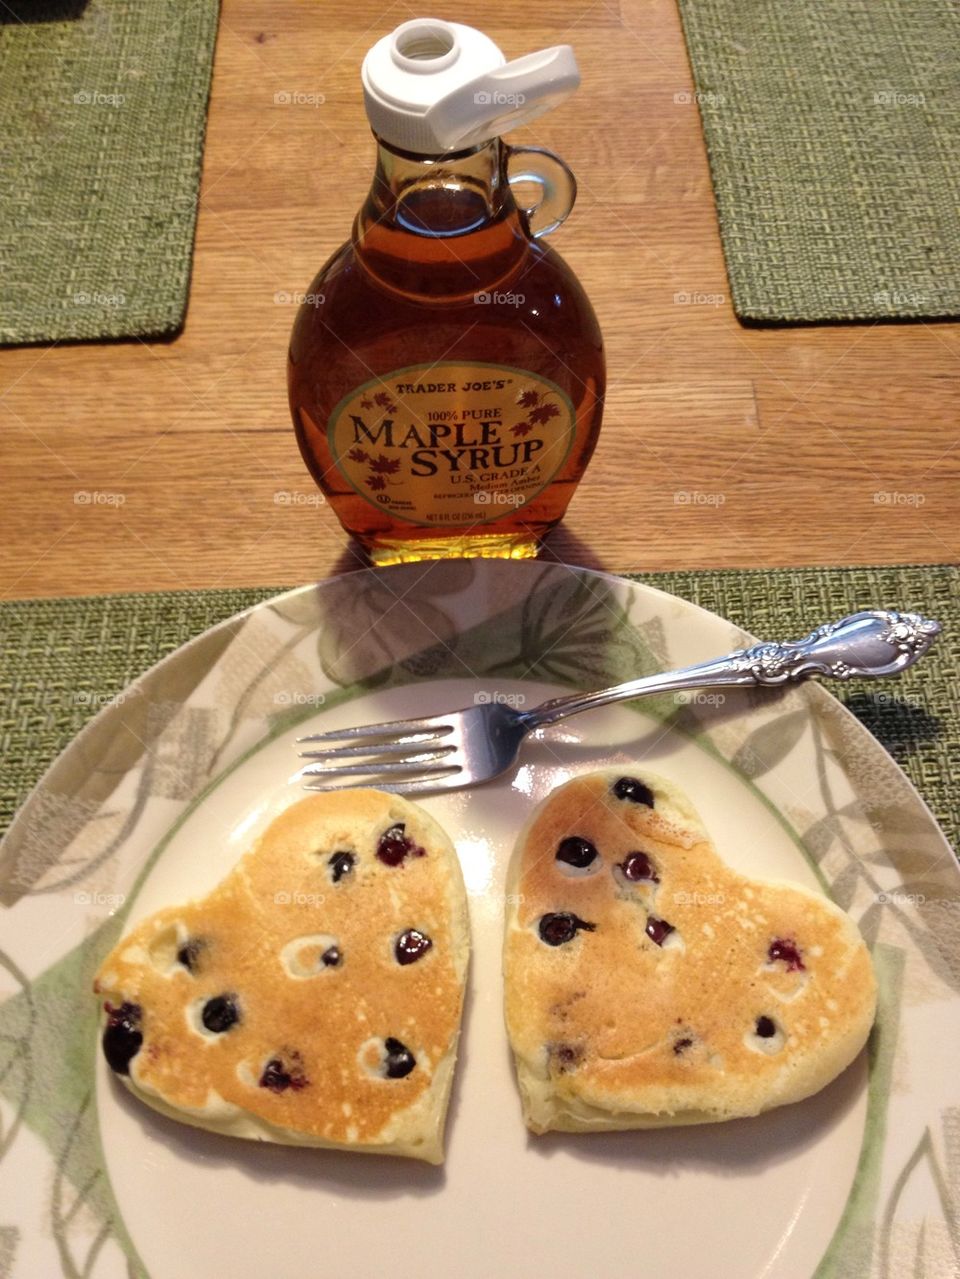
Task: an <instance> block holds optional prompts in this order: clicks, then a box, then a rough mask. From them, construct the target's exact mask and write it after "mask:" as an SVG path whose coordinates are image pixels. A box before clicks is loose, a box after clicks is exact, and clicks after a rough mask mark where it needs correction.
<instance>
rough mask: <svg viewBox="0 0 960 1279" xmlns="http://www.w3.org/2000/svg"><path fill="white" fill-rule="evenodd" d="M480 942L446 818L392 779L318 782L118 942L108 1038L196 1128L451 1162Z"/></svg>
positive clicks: (109, 965)
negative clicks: (220, 876)
mask: <svg viewBox="0 0 960 1279" xmlns="http://www.w3.org/2000/svg"><path fill="white" fill-rule="evenodd" d="M468 955H469V936H468V923H467V905H466V895H465V893H464V887H463V877H462V875H461V872H460V864H459V862H458V860H457V854H456V851H455V849H454V847H453V845H452V844H451V842H450V840H449V839H448V838H447V836H446V835H445V833H444V832H443V831H442V830H441V828H440V827H439V826H438V825H437V823H436V822H435V821H434V820H433V819H432V818H431V817H430V816H429V815H428V814H427V813H426V812H424V810H423V809H422V808H419V807H418V806H417V805H415V804H411V803H409V802H408V801H406V800H403V799H400V798H399V797H397V796H392V795H387V794H384V793H382V792H379V791H373V790H348V791H335V792H331V793H329V794H317V795H314V796H311V797H310V798H308V799H304V800H302V801H301V802H299V803H297V804H295V805H294V806H293V807H292V808H289V809H287V811H286V812H284V813H282V814H281V815H280V817H278V818H277V819H276V821H274V822H273V823H272V824H271V825H270V827H269V828H268V829H267V831H266V832H265V834H264V835H263V836H262V837H261V839H260V840H259V841H258V842H257V844H256V845H255V846H254V847H253V848H252V849H251V851H250V852H248V853H247V854H246V856H244V857H243V858H242V859H241V860H240V862H239V863H238V864H237V866H235V867H234V869H233V870H232V871H231V872H230V874H229V875H227V877H226V878H225V879H224V880H223V881H222V882H221V883H220V884H219V885H218V886H217V887H216V888H215V889H214V890H213V891H212V892H211V893H210V894H209V895H208V896H207V897H205V898H203V899H202V900H200V901H196V902H191V903H189V904H187V905H184V906H179V907H172V908H170V909H166V910H161V911H159V912H158V913H157V914H155V915H152V916H150V918H148V919H146V920H144V921H143V923H141V924H140V925H139V926H138V927H137V928H135V929H134V930H133V932H131V933H130V934H129V935H128V936H126V937H124V938H123V940H122V941H121V942H120V943H119V944H118V945H117V946H116V947H115V949H114V950H113V951H112V953H111V954H110V955H108V956H107V958H106V959H105V960H104V962H103V965H102V966H101V969H100V971H99V973H98V974H97V978H96V982H95V985H94V989H95V990H96V992H97V993H98V994H100V995H101V996H103V997H104V1027H103V1049H104V1053H105V1055H106V1057H107V1061H108V1063H109V1064H110V1066H111V1067H112V1069H113V1070H114V1071H115V1073H116V1074H117V1075H118V1077H119V1078H120V1079H122V1080H123V1082H124V1083H125V1084H127V1086H128V1087H129V1088H130V1090H131V1091H132V1092H133V1093H134V1094H135V1095H137V1096H139V1097H140V1098H141V1099H142V1100H143V1101H145V1102H146V1103H147V1104H148V1105H150V1106H153V1107H155V1108H156V1109H157V1110H160V1111H162V1112H163V1113H165V1114H167V1115H169V1116H171V1117H172V1118H175V1119H179V1120H181V1121H183V1122H185V1123H189V1124H193V1125H196V1126H197V1127H201V1128H209V1129H211V1130H213V1131H215V1132H222V1133H228V1134H231V1135H234V1136H239V1137H250V1138H255V1139H259V1140H265V1141H276V1142H282V1143H287V1144H299V1145H308V1146H330V1147H337V1148H343V1149H350V1150H360V1151H372V1152H379V1153H382V1154H396V1155H409V1156H411V1157H413V1158H417V1159H424V1160H426V1161H427V1162H429V1163H440V1162H442V1160H443V1124H444V1117H445V1114H446V1109H447V1101H448V1099H449V1094H450V1086H451V1083H452V1080H453V1070H454V1063H455V1060H456V1050H457V1037H458V1034H459V1027H460V1014H461V1009H462V1005H463V992H464V985H465V981H466V970H467V961H468Z"/></svg>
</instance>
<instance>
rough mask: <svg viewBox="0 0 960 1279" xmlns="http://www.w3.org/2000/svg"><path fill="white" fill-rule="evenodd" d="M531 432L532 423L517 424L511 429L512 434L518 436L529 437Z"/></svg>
mask: <svg viewBox="0 0 960 1279" xmlns="http://www.w3.org/2000/svg"><path fill="white" fill-rule="evenodd" d="M532 430H533V423H532V422H518V423H517V425H516V426H515V427H513V431H512V433H513V434H514V435H518V436H519V435H529V434H530V432H531V431H532Z"/></svg>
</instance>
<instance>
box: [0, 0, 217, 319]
mask: <svg viewBox="0 0 960 1279" xmlns="http://www.w3.org/2000/svg"><path fill="white" fill-rule="evenodd" d="M218 12H219V3H218V0H148V3H135V2H134V0H53V2H51V0H5V3H3V4H2V5H0V139H2V140H0V151H2V156H3V182H2V184H0V343H7V344H12V343H19V342H40V341H43V342H49V341H57V340H60V341H63V340H72V339H81V338H116V337H135V336H139V337H147V336H160V335H163V334H169V333H172V332H175V331H176V330H177V329H178V328H179V327H180V325H181V324H182V322H183V317H184V314H185V311H186V306H187V290H188V286H189V281H190V261H191V254H192V249H193V234H194V226H195V223H196V215H197V191H198V187H199V183H200V163H201V157H202V153H203V135H204V126H205V123H206V110H207V98H208V95H209V89H210V73H211V68H212V65H213V50H214V44H215V42H216V33H217V16H218Z"/></svg>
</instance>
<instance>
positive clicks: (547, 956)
mask: <svg viewBox="0 0 960 1279" xmlns="http://www.w3.org/2000/svg"><path fill="white" fill-rule="evenodd" d="M623 777H628V778H630V779H632V780H633V781H634V782H639V783H640V786H641V788H640V789H637V788H636V787H623V786H621V787H620V789H621V790H622V791H624V792H625V793H626V792H632V793H633V795H634V796H635V797H641V798H640V802H636V799H634V800H631V799H630V798H620V797H618V795H617V793H616V787H617V783H618V782H619V781H620V779H621V778H623ZM644 796H645V797H646V798H648V799H649V800H652V803H653V806H652V807H651V806H650V805H649V803H647V802H643V797H644ZM571 839H578V840H581V841H585V844H586V846H584V845H583V844H570V843H568V844H566V845H564V843H563V842H564V841H568V840H571ZM591 848H592V849H594V850H595V856H594V857H592V858H591V856H590V849H591ZM562 849H563V851H562ZM558 853H559V854H560V856H559V857H558ZM570 859H572V861H573V862H580V863H589V864H581V865H574V864H571V860H570ZM551 943H553V944H551ZM505 979H506V1019H507V1028H508V1032H509V1035H510V1039H511V1043H512V1046H513V1049H514V1053H515V1058H516V1063H517V1070H518V1078H519V1082H520V1087H521V1093H522V1095H523V1100H524V1111H525V1117H526V1119H527V1123H528V1124H529V1126H530V1127H531V1128H533V1129H534V1130H535V1131H546V1130H547V1129H549V1128H560V1129H567V1130H573V1131H580V1130H590V1129H602V1128H628V1127H647V1126H656V1125H660V1124H670V1123H692V1122H702V1121H706V1120H720V1119H730V1118H734V1117H737V1116H746V1115H756V1114H758V1113H759V1112H761V1111H763V1110H767V1109H769V1108H770V1107H772V1106H777V1105H781V1104H783V1103H784V1102H789V1101H796V1100H799V1099H800V1098H802V1097H806V1096H809V1095H810V1094H811V1093H813V1092H815V1091H817V1090H818V1089H819V1088H821V1087H823V1086H824V1085H825V1084H826V1083H828V1082H829V1081H830V1080H831V1079H833V1078H834V1077H835V1076H836V1075H837V1074H839V1072H840V1071H841V1070H843V1069H844V1068H845V1067H846V1066H847V1065H848V1064H849V1063H850V1061H851V1060H852V1059H853V1058H854V1057H855V1056H856V1054H857V1053H858V1052H859V1051H860V1049H861V1048H862V1046H863V1044H864V1041H865V1040H866V1037H867V1034H868V1033H869V1029H870V1026H871V1024H872V1021H873V1017H874V1012H875V1001H876V988H875V980H874V974H873V969H872V965H871V961H870V957H869V954H868V952H867V949H866V947H865V945H864V943H863V941H862V939H861V937H860V934H859V932H858V930H857V928H856V926H855V924H854V923H853V922H852V921H851V920H850V918H849V917H848V916H847V915H846V914H845V913H844V912H843V911H841V910H839V909H838V908H837V907H836V906H834V905H833V904H832V903H831V902H829V901H828V900H827V899H826V898H824V897H822V896H820V895H819V894H816V893H812V892H810V891H808V890H806V889H804V888H801V887H799V886H796V885H792V884H786V883H774V882H763V881H757V880H749V879H747V878H745V877H744V876H742V875H740V874H737V873H736V872H735V871H733V870H731V869H730V867H728V866H727V865H725V864H724V863H723V862H722V861H721V860H720V858H719V857H718V855H717V853H716V851H715V850H714V848H713V845H712V843H711V842H710V840H709V838H708V836H707V834H706V832H705V831H704V829H703V827H702V825H701V823H700V820H699V818H698V817H697V814H696V812H695V810H694V809H693V807H692V806H691V804H690V803H689V801H688V800H687V799H686V797H685V796H684V795H683V793H682V792H681V791H680V789H679V788H678V787H676V786H675V785H673V784H672V783H670V782H667V781H666V780H665V779H663V778H660V777H657V776H654V775H651V774H649V773H647V772H645V771H634V772H630V773H623V772H621V771H614V770H604V771H603V772H599V773H592V774H589V775H587V776H583V777H579V778H576V779H575V780H574V781H572V782H569V783H567V784H566V785H564V786H561V787H559V788H558V789H557V790H556V791H554V792H553V794H552V795H550V796H549V797H548V799H547V800H546V801H545V803H544V804H542V805H541V807H540V808H539V809H538V810H537V812H536V813H535V814H534V816H533V818H532V820H531V822H530V823H529V824H528V827H527V829H526V830H525V832H524V833H523V834H522V835H521V838H520V841H519V843H518V846H517V849H516V851H515V853H514V860H513V863H512V865H511V875H510V883H509V885H508V913H507V931H506V939H505Z"/></svg>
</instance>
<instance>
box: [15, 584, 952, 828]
mask: <svg viewBox="0 0 960 1279" xmlns="http://www.w3.org/2000/svg"><path fill="white" fill-rule="evenodd" d="M628 576H633V577H635V579H636V580H637V581H643V582H648V583H649V584H650V585H651V586H658V587H660V588H661V589H662V590H665V591H669V592H671V593H672V594H675V595H680V596H683V597H684V598H686V599H690V600H693V601H694V602H695V603H697V604H700V605H702V606H703V607H704V608H708V609H710V610H712V611H713V612H716V613H719V614H721V615H722V616H724V617H727V618H729V619H730V621H732V622H735V623H736V624H737V625H740V626H743V627H744V628H745V629H747V630H748V631H751V632H753V633H754V634H756V635H759V636H761V637H763V638H766V639H791V638H799V637H800V636H801V635H802V634H803V633H804V632H805V631H806V630H808V629H809V628H810V626H811V625H813V624H815V623H817V622H819V621H824V620H827V619H829V618H833V617H840V616H842V614H843V613H845V612H850V611H853V610H854V609H856V608H863V607H870V606H881V605H887V606H892V607H899V608H904V609H916V610H918V611H920V612H922V613H926V614H927V616H930V617H935V618H937V619H938V620H939V621H941V622H943V623H944V626H945V630H944V634H943V635H942V636H941V637H940V639H939V640H938V642H937V645H936V646H935V648H934V649H933V651H932V652H931V654H930V655H929V656H928V657H926V658H925V659H924V661H923V663H922V664H921V666H920V667H918V668H916V669H914V670H912V671H909V672H908V673H907V674H906V675H905V676H904V677H903V678H902V679H901V680H899V681H889V682H883V683H881V684H877V683H873V682H871V681H866V680H852V681H850V683H848V684H842V685H841V684H839V683H835V684H832V685H831V688H832V691H834V692H836V693H837V694H838V695H839V696H840V697H841V698H842V700H843V701H844V702H846V704H847V705H848V706H849V707H850V709H851V710H852V711H853V712H854V713H855V714H856V715H858V716H859V718H860V719H861V720H862V721H863V722H864V723H865V724H866V726H867V727H868V728H869V729H870V731H871V732H872V733H874V734H875V736H876V737H878V738H879V739H880V741H881V742H883V744H884V746H885V747H886V748H887V750H889V751H890V752H891V754H892V755H893V756H894V758H895V759H896V760H897V761H898V762H899V763H900V764H901V765H902V767H903V768H904V769H905V771H906V772H907V773H908V775H909V776H910V777H911V778H912V780H913V781H914V783H915V784H916V785H917V787H918V788H919V790H920V792H921V794H922V795H923V797H924V798H925V799H926V801H927V803H928V804H929V805H930V807H931V808H932V810H933V812H934V813H935V815H936V817H937V819H938V820H939V821H940V823H941V825H942V826H943V829H944V831H945V833H946V835H947V837H948V839H950V840H951V842H952V843H953V845H954V847H957V846H958V845H960V812H958V806H957V801H956V795H955V793H954V791H953V786H952V774H953V763H955V760H956V756H957V751H958V747H960V569H957V568H954V567H949V566H944V565H935V566H924V567H915V566H907V567H877V568H854V569H839V568H802V569H777V570H773V571H768V570H747V571H744V570H739V569H737V570H713V571H706V572H696V573H694V572H674V573H645V574H642V575H641V574H630V575H628ZM283 589H284V588H283V587H258V588H251V589H248V590H217V591H170V592H166V591H165V592H160V593H157V594H149V595H133V594H131V595H101V596H89V597H84V598H80V599H56V600H16V601H9V602H6V603H2V604H0V717H2V718H0V752H2V758H3V760H4V769H3V777H2V784H0V829H6V827H7V825H8V824H9V822H10V819H11V817H12V816H13V813H14V812H15V811H16V809H17V807H18V806H19V804H20V803H21V802H22V801H23V800H24V799H25V798H26V796H27V794H28V792H29V790H30V789H31V787H32V786H33V785H34V783H35V782H36V780H37V778H38V777H39V776H40V774H41V773H42V772H43V770H44V769H45V768H46V767H47V765H48V764H49V763H50V762H51V761H52V760H53V758H54V757H55V756H56V755H57V754H58V752H59V751H61V750H62V749H63V748H64V747H65V746H66V745H67V743H68V742H69V741H70V740H71V738H72V737H73V736H74V735H75V734H76V733H77V732H78V731H79V730H80V728H81V727H82V726H83V724H84V723H85V721H86V720H87V719H89V717H90V716H91V715H92V714H93V713H94V712H95V711H97V710H99V708H100V706H101V705H102V704H103V702H105V701H106V700H108V699H109V698H110V697H111V696H112V695H113V694H115V693H119V692H120V691H121V690H122V689H123V688H125V687H126V686H127V684H129V683H130V682H131V680H133V679H134V678H135V677H136V676H137V675H139V674H141V673H142V672H143V671H144V670H145V669H146V668H147V667H148V666H151V665H152V664H153V663H154V662H156V661H158V660H159V659H160V658H161V657H163V656H165V655H166V654H167V653H171V652H173V650H174V649H176V648H177V647H179V645H181V644H182V643H184V641H186V640H188V639H190V638H191V637H192V636H194V635H198V634H199V633H200V632H201V631H204V630H206V629H207V627H209V626H213V625H214V623H216V622H219V621H221V620H223V619H224V618H227V617H230V616H232V615H233V614H234V613H237V612H239V611H240V610H241V609H243V608H247V607H249V606H250V605H251V604H255V603H257V602H258V601H259V600H262V599H267V598H269V597H270V596H271V595H275V594H276V593H277V592H278V591H280V590H283ZM91 688H95V689H96V690H97V694H96V700H95V701H91V693H90V691H89V690H90V689H91ZM951 755H952V756H953V763H951Z"/></svg>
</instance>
